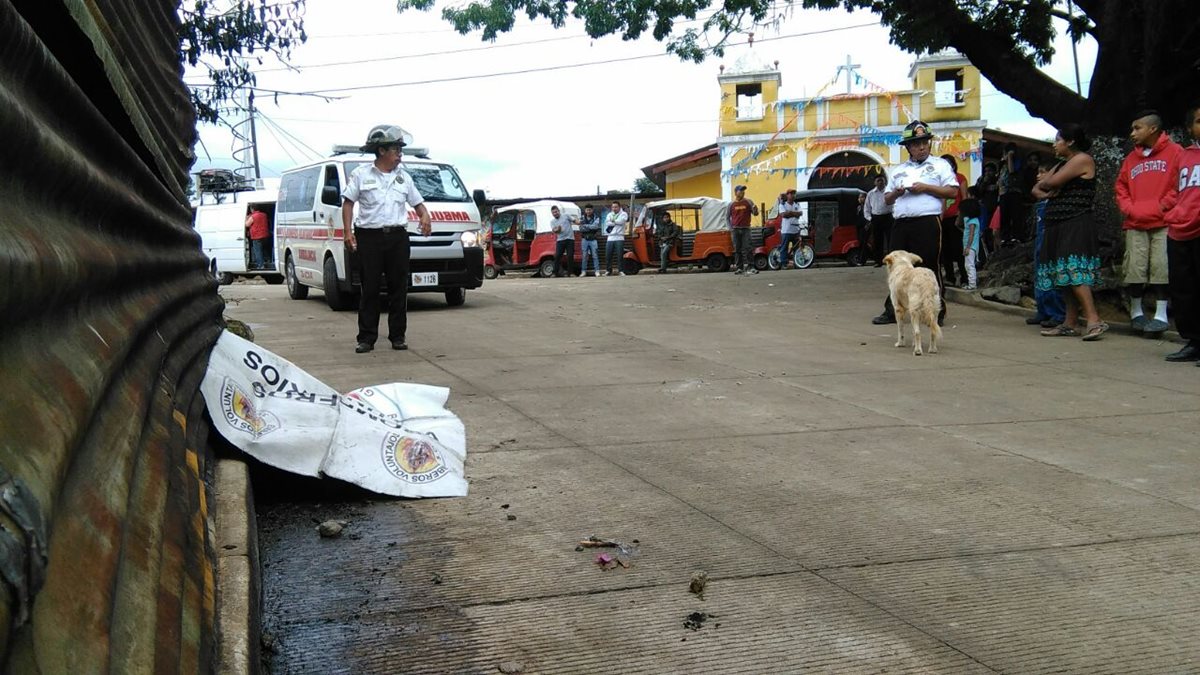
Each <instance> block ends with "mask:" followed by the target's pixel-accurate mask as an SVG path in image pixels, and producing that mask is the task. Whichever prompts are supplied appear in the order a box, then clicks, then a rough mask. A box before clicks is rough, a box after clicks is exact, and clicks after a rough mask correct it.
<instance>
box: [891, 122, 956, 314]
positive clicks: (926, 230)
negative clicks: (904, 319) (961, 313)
mask: <svg viewBox="0 0 1200 675" xmlns="http://www.w3.org/2000/svg"><path fill="white" fill-rule="evenodd" d="M900 144H901V145H903V146H904V148H905V149H906V150H908V161H907V162H905V163H903V164H901V165H900V166H898V167H896V170H895V171H894V172H892V178H891V180H890V181H888V187H887V192H886V193H885V194H884V196H883V198H884V201H885V202H886V203H887V204H889V205H891V207H892V218H893V224H892V242H891V246H890V248H891V250H893V251H908V252H909V253H915V254H917V255H919V256H921V264H920V267H928V268H929V269H931V270H933V273H934V274H935V275H937V280H938V290H939V291H940V292H941V294H942V311H941V312H940V313H939V314H938V325H941V324H942V320H943V319H944V318H945V316H946V302H945V298H946V287H945V285H943V284H942V272H941V265H939V264H938V261H939V260H940V259H941V255H942V208H943V207H944V206H945V202H946V200H947V199H950V198H952V197H954V196H955V195H957V194H958V178H957V177H956V176H955V175H954V170H953V169H951V168H950V163H949V162H947V161H946V160H944V159H942V158H940V157H930V156H929V151H930V149H931V146H932V145H933V134H932V133H930V131H929V125H927V124H925V123H924V122H921V121H920V120H914V121H912V122H910V123H909V124H908V126H906V127H904V134H903V136H902V137H901V139H900ZM871 322H872V323H874V324H885V323H896V313H895V310H894V309H893V308H892V298H891V297H890V296H889V297H888V299H887V301H885V302H884V303H883V313H882V314H880V315H879V316H877V317H875V318H874V319H872V320H871Z"/></svg>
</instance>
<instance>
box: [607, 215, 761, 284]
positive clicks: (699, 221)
mask: <svg viewBox="0 0 1200 675" xmlns="http://www.w3.org/2000/svg"><path fill="white" fill-rule="evenodd" d="M666 211H669V212H670V213H671V218H672V219H673V220H674V221H675V222H676V223H678V224H679V226H680V227H681V228H682V229H683V236H682V237H681V238H680V242H679V244H678V245H677V246H676V247H675V249H674V250H673V251H670V252H669V254H668V255H669V256H670V258H669V260H668V261H667V265H668V266H669V267H679V266H685V265H686V266H695V265H703V266H704V267H705V268H706V269H708V270H710V271H712V272H725V271H727V270H728V269H729V265H730V261H731V260H732V259H733V237H732V235H731V234H730V232H729V217H728V212H729V202H726V201H721V200H720V199H714V198H712V197H688V198H682V199H662V200H659V201H654V202H649V203H647V204H646V207H645V208H644V209H643V210H642V212H641V214H639V215H638V218H637V221H636V222H635V223H634V226H633V236H632V237H631V240H632V243H633V245H632V246H631V247H630V251H629V252H628V253H626V254H625V265H624V270H625V273H626V274H629V273H631V272H633V273H636V272H637V271H638V270H640V269H641V268H642V267H646V266H651V265H653V266H658V264H659V262H660V260H659V258H660V256H659V251H660V249H659V245H658V237H657V236H656V235H655V234H654V223H655V221H656V218H657V216H658V214H661V213H663V212H666ZM763 230H764V229H763V228H762V227H756V228H753V234H752V235H751V236H752V240H753V245H755V246H758V247H760V248H761V247H762V241H763V239H762V237H763Z"/></svg>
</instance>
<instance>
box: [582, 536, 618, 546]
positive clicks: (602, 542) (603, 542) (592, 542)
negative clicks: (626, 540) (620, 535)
mask: <svg viewBox="0 0 1200 675" xmlns="http://www.w3.org/2000/svg"><path fill="white" fill-rule="evenodd" d="M579 545H580V546H582V547H584V548H617V547H619V546H620V545H621V542H619V541H614V540H612V539H601V538H599V537H596V536H591V537H588V538H587V539H584V540H583V541H581V542H579Z"/></svg>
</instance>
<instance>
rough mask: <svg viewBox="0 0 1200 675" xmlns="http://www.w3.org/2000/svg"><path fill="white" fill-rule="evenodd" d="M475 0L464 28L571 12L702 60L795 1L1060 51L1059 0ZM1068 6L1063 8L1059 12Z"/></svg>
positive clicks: (599, 33) (921, 33)
mask: <svg viewBox="0 0 1200 675" xmlns="http://www.w3.org/2000/svg"><path fill="white" fill-rule="evenodd" d="M718 4H719V6H718V7H715V8H714V7H713V5H714V2H713V1H712V0H472V1H471V2H468V3H465V4H462V5H458V6H453V7H446V8H444V9H442V16H443V18H445V19H446V20H447V21H449V22H450V23H451V24H452V25H453V26H454V28H455V29H456V30H458V31H459V32H460V33H463V34H466V33H470V32H473V31H479V32H480V33H481V35H482V37H483V39H484V40H494V39H495V38H496V36H497V35H499V34H500V33H505V32H508V31H510V30H512V28H513V26H514V24H515V19H516V16H517V14H518V13H523V14H525V15H526V16H528V17H529V18H530V19H538V18H544V19H549V20H550V23H551V25H553V26H554V27H555V28H560V27H562V26H563V25H564V23H565V21H566V18H567V16H568V15H569V16H572V17H574V18H576V19H579V20H580V21H582V22H583V25H584V29H585V30H586V31H587V34H588V35H590V36H591V37H593V38H599V37H603V36H606V35H620V36H621V38H622V39H624V40H635V39H637V38H639V37H641V36H642V35H643V34H644V33H646V32H647V31H649V32H650V34H651V35H652V36H653V37H654V39H655V40H658V41H660V42H664V41H665V42H666V44H667V51H668V52H670V53H672V54H677V55H679V57H680V58H682V59H684V60H687V61H695V62H701V61H703V60H704V59H705V58H706V57H707V56H709V55H713V56H722V55H724V49H725V45H726V44H727V42H728V39H729V36H730V35H732V34H736V33H738V32H742V31H746V30H752V29H753V28H754V27H755V26H761V25H764V24H770V23H772V22H777V21H779V20H781V19H783V18H785V17H786V16H787V15H788V14H789V13H790V12H791V11H792V10H793V9H795V8H807V9H812V8H817V9H825V10H829V9H838V8H844V9H846V10H856V9H864V10H869V11H873V12H875V13H877V14H879V16H880V18H881V20H882V23H883V24H884V25H887V26H889V27H890V28H891V33H892V41H893V42H894V43H895V44H897V45H898V46H900V47H903V48H904V49H908V50H909V51H913V52H920V51H923V50H938V49H943V48H945V47H947V46H950V45H951V43H952V40H951V37H952V36H951V34H950V33H949V32H948V31H947V22H946V21H944V19H945V18H947V14H952V15H957V16H958V17H961V18H963V19H967V20H969V21H972V22H974V23H976V24H978V25H979V26H981V27H983V28H985V29H987V30H989V31H995V32H997V33H999V34H1003V35H1009V36H1012V38H1013V49H1014V50H1015V52H1017V53H1019V54H1020V55H1021V56H1022V57H1023V58H1026V59H1029V60H1031V61H1034V62H1037V63H1039V64H1040V63H1045V62H1046V61H1048V60H1049V59H1050V57H1051V56H1052V55H1053V54H1054V50H1053V48H1052V47H1051V43H1052V41H1053V39H1054V27H1053V26H1052V24H1051V17H1052V16H1054V14H1055V13H1056V5H1059V4H1061V3H1060V2H1058V0H959V1H958V2H948V1H947V0H895V1H892V2H887V1H881V0H782V1H780V0H724V2H721V3H718ZM433 5H434V0H400V1H399V2H398V3H397V7H398V9H400V10H401V11H403V10H405V9H422V10H426V9H430V8H431V7H432V6H433ZM702 12H703V13H705V18H704V20H703V22H702V23H701V24H700V26H699V27H695V28H686V29H683V30H681V31H675V30H674V29H675V24H676V22H677V21H680V20H693V19H696V18H697V16H699V15H700V14H701V13H702ZM1059 13H1061V12H1059ZM1090 26H1091V23H1090V22H1089V21H1088V19H1087V17H1084V16H1078V17H1077V18H1076V20H1075V22H1074V23H1073V25H1072V29H1073V32H1074V33H1075V34H1076V35H1077V36H1082V35H1083V33H1084V32H1086V31H1087V30H1088V28H1089V27H1090Z"/></svg>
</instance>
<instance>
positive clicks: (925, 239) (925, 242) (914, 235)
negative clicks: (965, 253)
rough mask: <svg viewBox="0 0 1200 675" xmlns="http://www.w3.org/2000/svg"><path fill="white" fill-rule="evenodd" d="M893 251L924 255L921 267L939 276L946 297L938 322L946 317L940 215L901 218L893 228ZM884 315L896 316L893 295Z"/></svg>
mask: <svg viewBox="0 0 1200 675" xmlns="http://www.w3.org/2000/svg"><path fill="white" fill-rule="evenodd" d="M892 250H893V251H908V252H909V253H915V254H917V255H919V256H921V264H920V265H917V267H928V268H929V269H931V270H933V273H934V274H935V275H936V276H937V282H938V292H939V293H941V296H942V311H940V312H938V320H939V321H941V320H942V319H944V318H945V317H946V286H945V285H944V284H943V283H942V272H941V270H940V268H939V267H940V266H939V265H938V261H939V260H940V259H941V257H942V219H941V217H940V216H918V217H916V218H897V219H896V222H895V224H894V225H893V226H892ZM883 313H884V314H887V315H888V316H890V317H893V318H894V317H895V316H896V310H895V308H894V307H892V296H891V294H888V297H887V299H886V300H884V301H883Z"/></svg>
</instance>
